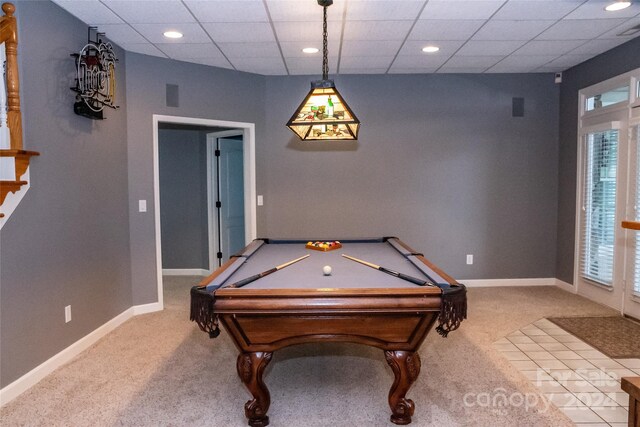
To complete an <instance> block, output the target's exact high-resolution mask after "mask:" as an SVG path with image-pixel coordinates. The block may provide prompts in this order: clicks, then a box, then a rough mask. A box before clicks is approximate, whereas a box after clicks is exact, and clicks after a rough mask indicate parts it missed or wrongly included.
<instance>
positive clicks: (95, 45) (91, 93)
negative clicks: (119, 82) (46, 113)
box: [71, 27, 118, 120]
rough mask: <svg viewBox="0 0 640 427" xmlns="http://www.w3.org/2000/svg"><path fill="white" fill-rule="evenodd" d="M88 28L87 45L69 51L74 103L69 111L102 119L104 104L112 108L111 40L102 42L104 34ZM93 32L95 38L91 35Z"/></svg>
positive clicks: (113, 58)
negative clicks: (73, 71) (73, 68)
mask: <svg viewBox="0 0 640 427" xmlns="http://www.w3.org/2000/svg"><path fill="white" fill-rule="evenodd" d="M97 31H98V29H97V28H96V27H89V31H88V36H87V44H86V45H85V46H84V47H83V48H82V50H81V51H80V53H72V54H71V56H72V57H74V58H75V60H76V86H75V87H72V88H71V90H72V91H74V92H76V93H77V95H76V102H75V104H73V112H74V113H76V114H78V115H79V116H83V117H87V118H89V119H93V120H103V119H104V115H103V110H104V107H109V108H113V109H116V108H118V106H117V105H115V98H116V62H118V59H117V58H116V55H115V53H114V52H113V46H112V45H111V43H108V42H106V43H105V42H103V41H102V37H104V33H99V32H97ZM92 33H95V41H94V40H91V34H92Z"/></svg>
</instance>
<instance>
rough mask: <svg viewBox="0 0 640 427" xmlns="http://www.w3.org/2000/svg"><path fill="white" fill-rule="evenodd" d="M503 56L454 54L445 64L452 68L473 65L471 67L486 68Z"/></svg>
mask: <svg viewBox="0 0 640 427" xmlns="http://www.w3.org/2000/svg"><path fill="white" fill-rule="evenodd" d="M503 58H504V56H458V55H456V56H453V57H451V58H449V60H448V61H447V62H446V64H445V65H447V66H448V67H452V68H464V67H473V68H484V69H487V68H489V67H492V66H494V65H495V64H497V63H498V62H499V61H500V60H502V59H503Z"/></svg>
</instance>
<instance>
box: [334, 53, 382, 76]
mask: <svg viewBox="0 0 640 427" xmlns="http://www.w3.org/2000/svg"><path fill="white" fill-rule="evenodd" d="M393 58H394V56H343V57H342V59H341V60H340V72H341V73H342V71H343V69H364V68H384V69H385V70H386V69H387V68H389V65H391V61H393Z"/></svg>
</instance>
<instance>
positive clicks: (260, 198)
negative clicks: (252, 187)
mask: <svg viewBox="0 0 640 427" xmlns="http://www.w3.org/2000/svg"><path fill="white" fill-rule="evenodd" d="M262 205H264V198H263V197H262V194H258V206H262Z"/></svg>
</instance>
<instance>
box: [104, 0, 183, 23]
mask: <svg viewBox="0 0 640 427" xmlns="http://www.w3.org/2000/svg"><path fill="white" fill-rule="evenodd" d="M102 3H103V4H104V5H105V6H107V7H108V8H109V9H111V10H112V11H113V12H115V13H116V14H117V15H118V16H120V17H121V18H122V19H124V20H125V21H126V22H128V23H130V24H169V23H178V22H195V19H194V18H193V16H192V15H191V13H189V11H188V10H187V8H186V7H185V6H184V5H183V4H182V2H180V1H178V0H171V1H155V0H144V1H125V0H102Z"/></svg>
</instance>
